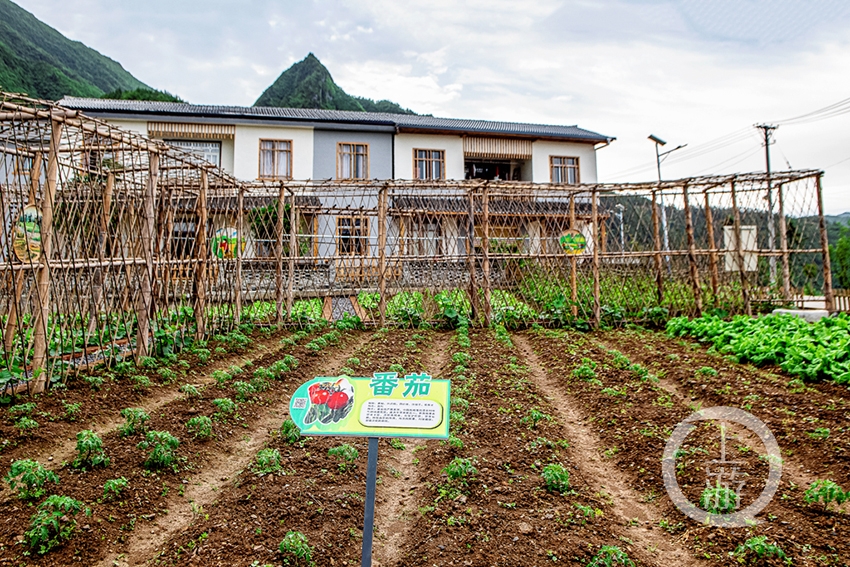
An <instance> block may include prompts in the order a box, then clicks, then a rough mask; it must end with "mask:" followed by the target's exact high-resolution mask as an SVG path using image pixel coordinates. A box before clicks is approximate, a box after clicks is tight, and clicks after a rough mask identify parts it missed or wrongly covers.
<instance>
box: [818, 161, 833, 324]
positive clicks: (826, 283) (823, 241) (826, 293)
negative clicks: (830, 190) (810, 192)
mask: <svg viewBox="0 0 850 567" xmlns="http://www.w3.org/2000/svg"><path fill="white" fill-rule="evenodd" d="M822 181H823V172H819V173H818V177H817V190H818V225H819V229H820V246H821V255H822V256H823V297H824V301H825V303H826V310H827V311H830V312H831V311H835V295H834V293H833V291H832V266H831V264H830V261H829V238H828V237H827V234H826V219H824V217H823V183H822Z"/></svg>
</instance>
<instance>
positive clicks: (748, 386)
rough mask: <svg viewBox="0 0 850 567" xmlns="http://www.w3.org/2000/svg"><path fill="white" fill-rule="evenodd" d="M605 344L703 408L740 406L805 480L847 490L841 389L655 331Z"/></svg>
mask: <svg viewBox="0 0 850 567" xmlns="http://www.w3.org/2000/svg"><path fill="white" fill-rule="evenodd" d="M606 342H607V343H608V344H617V345H618V346H619V347H620V348H621V349H622V350H623V351H624V352H627V353H629V356H631V357H632V358H633V359H634V360H635V361H636V362H640V363H642V364H644V365H645V366H646V367H647V368H648V369H649V370H650V371H651V372H654V373H659V372H661V371H663V372H664V373H665V376H666V377H667V378H668V379H670V380H673V381H675V382H676V383H678V384H679V385H681V387H682V388H683V389H684V390H685V392H686V393H687V394H688V395H689V396H691V397H694V398H695V399H700V400H702V401H703V404H704V405H709V404H710V405H727V406H733V407H739V408H743V409H746V410H747V411H751V412H752V413H754V414H756V415H757V416H758V417H759V419H761V420H762V421H764V422H765V423H766V424H767V425H768V427H769V428H770V430H771V431H772V432H773V433H774V435H775V436H776V438H777V440H778V441H779V443H780V445H781V446H782V449H783V451H784V453H783V454H787V456H788V458H789V460H790V461H791V462H792V463H793V462H800V463H805V468H804V470H805V471H811V472H810V474H809V475H807V476H810V477H811V478H810V479H809V482H811V481H812V480H814V479H815V478H829V479H832V480H834V481H836V482H838V483H839V485H841V486H845V487H846V486H850V454H848V452H850V422H848V417H850V394H848V390H847V388H846V386H839V385H836V384H834V383H832V382H830V381H824V382H820V383H804V382H802V381H800V380H799V379H797V378H792V377H790V376H788V375H786V374H785V373H784V372H782V371H781V370H780V369H777V368H772V369H767V370H758V369H755V368H753V367H751V366H748V365H741V364H738V363H735V362H733V361H730V360H729V359H728V358H727V357H724V356H720V355H719V354H710V353H708V352H707V351H706V350H705V349H704V348H703V347H701V346H698V345H696V344H694V343H684V344H680V343H682V341H680V340H678V339H674V338H670V337H667V336H665V335H663V334H660V333H651V332H640V333H635V332H621V333H617V334H616V335H614V336H613V337H611V338H610V339H608V340H607V341H606ZM769 370H775V371H776V372H777V373H772V372H770V371H769ZM803 488H805V486H804V487H803Z"/></svg>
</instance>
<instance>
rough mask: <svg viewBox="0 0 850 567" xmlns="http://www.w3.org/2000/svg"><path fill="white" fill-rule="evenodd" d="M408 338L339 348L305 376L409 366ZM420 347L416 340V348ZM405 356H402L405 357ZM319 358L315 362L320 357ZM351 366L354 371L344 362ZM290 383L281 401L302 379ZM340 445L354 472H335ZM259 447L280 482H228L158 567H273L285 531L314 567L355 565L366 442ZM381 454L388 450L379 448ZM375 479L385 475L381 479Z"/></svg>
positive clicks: (380, 338)
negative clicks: (352, 454)
mask: <svg viewBox="0 0 850 567" xmlns="http://www.w3.org/2000/svg"><path fill="white" fill-rule="evenodd" d="M411 334H412V333H407V332H403V331H399V332H397V333H394V334H389V335H387V334H384V333H375V334H372V335H371V336H369V337H368V338H367V340H366V341H365V342H362V343H361V344H359V346H358V347H357V348H356V349H346V351H345V352H344V353H340V355H338V356H335V357H334V358H332V359H331V358H324V359H323V360H322V363H321V364H320V365H319V366H317V367H315V368H314V370H315V372H314V373H313V375H329V376H335V375H338V374H339V373H340V371H341V370H342V369H343V368H344V367H346V366H348V367H349V368H350V369H352V370H356V371H357V372H356V374H364V375H368V374H369V373H371V371H374V370H381V369H386V368H387V366H388V364H389V363H388V362H387V361H389V360H392V361H398V360H402V361H404V364H409V365H411V367H413V365H415V364H417V362H416V361H417V360H418V359H417V358H416V356H415V353H413V352H412V351H413V349H407V348H406V347H405V346H404V343H405V342H407V341H408V340H411V337H410V335H411ZM417 342H418V343H420V344H421V343H422V342H424V341H421V340H420V341H417ZM406 351H410V354H405V352H406ZM324 354H325V353H322V354H321V355H320V356H323V355H324ZM352 357H353V358H357V359H359V361H360V362H359V364H356V363H355V362H353V361H350V359H351V358H352ZM310 377H312V376H304V377H303V379H302V380H301V381H300V382H299V383H293V384H292V385H291V387H290V389H289V390H288V391H287V398H286V399H288V395H291V393H292V392H293V391H294V390H295V388H296V387H297V385H299V384H300V383H301V382H303V381H304V380H306V379H308V378H310ZM342 442H347V443H348V444H349V445H352V446H353V447H355V448H356V449H357V450H358V452H359V457H358V458H357V460H356V466H354V467H353V468H351V467H349V468H347V469H346V470H342V469H341V468H340V466H339V461H338V460H337V459H335V458H333V457H330V456H328V449H330V448H331V447H334V446H338V445H340V444H341V443H342ZM267 446H268V447H271V448H275V449H278V450H279V451H280V452H281V454H282V455H283V456H284V468H285V471H286V474H285V475H267V476H264V477H257V476H256V475H254V474H253V473H252V472H251V471H250V470H242V471H241V472H239V473H238V474H236V475H235V476H234V477H233V480H232V483H231V484H230V485H229V486H228V487H227V488H226V490H222V491H220V493H219V495H218V499H217V501H216V502H215V503H214V504H212V505H210V506H208V507H206V508H205V511H204V514H203V515H200V516H199V517H197V518H196V519H195V522H193V523H192V524H191V525H189V526H187V527H186V529H185V530H184V532H183V533H180V534H175V535H174V537H173V538H172V539H171V540H170V541H169V542H168V543H167V545H166V547H165V549H164V551H163V553H162V554H161V555H160V556H159V558H158V560H157V561H158V562H159V563H161V564H168V565H186V564H199V565H227V566H246V567H247V566H249V565H251V564H252V563H253V562H254V561H258V562H259V563H258V564H260V565H265V564H279V563H280V561H281V559H282V556H281V555H280V553H279V552H278V544H279V543H280V542H281V541H282V540H283V538H284V537H285V535H286V534H287V533H288V532H289V531H298V532H301V533H303V534H305V535H306V536H307V538H308V541H309V545H310V546H312V547H313V548H314V550H313V559H314V560H315V561H316V562H317V565H345V564H347V563H348V562H349V561H351V562H355V563H358V562H359V557H360V545H361V542H362V540H361V538H362V529H363V496H364V493H365V469H366V455H367V443H366V440H365V439H358V438H351V439H346V440H344V441H342V440H340V439H335V438H325V437H315V438H308V439H306V440H305V441H304V443H303V446H299V445H295V446H292V445H288V444H286V443H285V441H284V440H282V439H281V438H280V437H279V436H271V437H269V438H268V440H267ZM381 449H382V451H381V452H382V453H384V454H386V452H387V451H392V449H390V448H389V444H388V443H386V444H384V443H382V444H381ZM380 474H381V480H382V482H383V479H384V478H386V473H385V472H381V473H380Z"/></svg>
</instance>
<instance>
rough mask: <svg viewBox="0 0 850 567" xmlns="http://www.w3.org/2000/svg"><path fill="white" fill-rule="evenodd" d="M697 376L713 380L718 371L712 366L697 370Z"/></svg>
mask: <svg viewBox="0 0 850 567" xmlns="http://www.w3.org/2000/svg"><path fill="white" fill-rule="evenodd" d="M697 376H709V377H712V378H713V377H714V376H717V370H715V369H714V368H711V367H710V366H703V367H702V368H700V369H699V370H697Z"/></svg>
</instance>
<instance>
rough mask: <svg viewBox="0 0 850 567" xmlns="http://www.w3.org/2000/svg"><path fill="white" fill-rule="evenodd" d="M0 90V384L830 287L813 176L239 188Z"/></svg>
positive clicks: (573, 320)
mask: <svg viewBox="0 0 850 567" xmlns="http://www.w3.org/2000/svg"><path fill="white" fill-rule="evenodd" d="M0 104H2V109H0V197H2V211H0V215H2V216H1V217H0V218H2V224H0V228H2V230H0V270H2V274H3V277H2V286H3V295H2V300H0V317H1V318H2V319H0V322H2V325H0V336H2V343H3V351H2V355H3V358H2V367H0V368H2V369H4V370H0V372H3V374H2V379H0V384H2V387H3V388H6V389H8V388H9V387H18V388H21V387H29V386H30V385H31V384H35V387H37V388H38V387H42V386H43V384H44V381H45V380H46V379H61V377H62V376H64V375H66V374H67V372H68V371H71V370H75V369H80V368H84V367H86V366H88V365H92V364H96V363H98V362H100V361H103V360H114V359H117V358H122V357H125V356H129V355H133V356H136V357H137V358H138V357H142V356H147V355H163V354H168V353H170V352H173V351H175V350H179V349H181V348H183V347H184V346H185V345H186V344H188V343H189V342H191V341H193V340H199V339H200V340H203V339H205V338H207V337H210V336H212V335H214V334H216V333H221V332H225V331H227V330H229V329H232V328H234V327H235V326H237V325H240V324H242V323H253V324H279V323H284V322H303V321H308V320H311V319H318V318H325V319H332V320H338V319H340V318H345V317H359V318H360V319H361V320H363V321H366V322H373V323H379V324H386V323H395V324H419V323H421V322H432V323H438V324H441V323H447V322H448V323H454V324H456V323H457V322H458V321H460V319H462V318H463V319H467V320H469V321H470V322H471V323H472V324H489V323H493V322H496V323H503V324H505V325H508V326H524V325H530V324H533V323H539V324H544V325H563V324H580V323H581V322H582V321H587V322H588V323H589V324H600V323H601V324H604V323H606V322H617V321H623V320H627V319H631V320H643V321H647V320H649V321H653V320H654V321H659V320H662V319H664V318H666V317H667V316H669V315H675V314H687V315H693V314H697V313H700V312H704V311H706V310H709V309H723V310H725V311H726V312H729V313H740V312H751V311H753V310H757V309H758V308H759V306H760V305H762V304H766V303H769V304H771V305H774V304H781V303H788V304H793V303H794V302H801V301H803V300H804V297H805V296H808V295H825V296H826V299H827V302H828V303H829V302H830V301H831V289H830V282H829V278H828V273H829V272H828V269H825V267H824V263H825V262H824V261H825V259H826V258H827V257H828V256H827V255H825V254H824V249H825V247H824V244H825V243H824V240H823V237H822V232H823V216H822V206H821V204H820V202H819V195H820V172H817V171H789V172H781V173H774V174H773V175H772V176H770V177H768V176H767V175H765V174H744V175H730V176H713V177H699V178H690V179H683V180H677V181H666V182H663V183H660V184H659V183H651V184H649V183H647V184H617V185H610V184H597V185H578V186H576V185H565V184H564V185H558V184H530V183H524V182H505V181H490V182H483V181H437V182H430V181H429V182H424V181H399V180H388V181H378V180H375V181H364V182H350V181H349V182H345V181H290V180H284V181H279V182H278V181H275V182H269V181H267V182H251V183H242V182H237V181H236V180H234V179H233V178H231V177H230V176H228V175H227V174H225V173H224V172H222V171H221V170H219V169H217V168H215V167H213V166H211V165H209V164H206V163H204V162H202V161H201V160H200V159H199V158H197V157H195V156H193V155H191V154H187V153H183V152H181V151H179V150H176V149H173V148H170V147H168V146H166V145H165V144H162V143H161V142H154V141H151V140H149V139H146V138H144V137H142V136H140V135H136V134H132V133H128V132H126V131H122V130H120V129H118V128H115V127H113V126H110V125H109V124H106V123H104V122H100V121H97V120H93V119H90V118H87V117H84V116H82V115H79V114H78V113H76V112H74V111H69V110H66V109H63V108H60V107H57V106H55V105H52V104H49V103H44V102H40V101H34V100H30V99H26V98H23V97H18V96H14V95H3V96H2V97H0ZM42 369H43V370H44V372H42ZM36 375H38V378H39V380H32V378H33V377H35V376H36ZM18 384H22V385H23V386H17V385H18Z"/></svg>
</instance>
